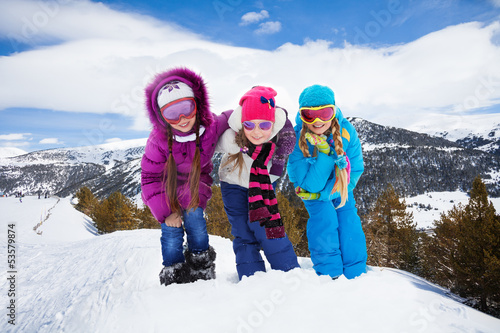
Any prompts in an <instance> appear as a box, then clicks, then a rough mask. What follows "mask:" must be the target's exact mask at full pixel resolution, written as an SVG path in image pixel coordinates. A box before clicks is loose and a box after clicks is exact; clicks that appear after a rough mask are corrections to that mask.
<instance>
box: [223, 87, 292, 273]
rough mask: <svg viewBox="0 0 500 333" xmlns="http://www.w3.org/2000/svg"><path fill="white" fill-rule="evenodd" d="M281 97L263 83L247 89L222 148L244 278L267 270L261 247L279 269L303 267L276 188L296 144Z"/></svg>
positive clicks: (226, 194) (225, 198) (238, 264)
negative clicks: (288, 232)
mask: <svg viewBox="0 0 500 333" xmlns="http://www.w3.org/2000/svg"><path fill="white" fill-rule="evenodd" d="M275 96H276V91H274V90H273V89H272V88H268V87H261V86H258V87H254V88H252V89H251V90H250V91H248V92H247V93H246V94H244V95H243V97H242V98H241V99H240V102H239V106H238V107H237V108H236V109H235V110H234V112H233V113H232V115H231V116H230V117H229V126H230V127H231V128H230V129H228V130H227V131H225V132H224V134H223V135H222V136H221V138H220V139H219V142H218V144H217V148H216V150H218V151H221V152H224V153H225V155H224V156H223V158H222V161H221V167H220V168H219V177H220V181H221V191H222V200H223V202H224V209H225V211H226V214H227V216H228V219H229V222H230V223H231V233H232V235H233V236H234V240H233V250H234V253H235V255H236V269H237V271H238V276H239V278H240V280H241V279H242V277H243V276H251V275H253V274H254V273H255V272H258V271H263V272H265V264H264V261H263V260H262V257H261V255H260V250H261V249H262V250H263V251H264V253H265V255H266V258H267V260H268V261H269V263H270V264H271V268H273V269H279V270H282V271H288V270H290V269H293V268H296V267H299V264H298V262H297V256H296V255H295V252H294V250H293V246H292V244H291V242H290V240H289V239H288V237H287V236H286V234H285V228H284V226H283V223H282V220H281V216H280V213H279V211H278V202H277V200H276V195H275V193H274V188H273V183H275V181H276V180H277V179H278V178H279V177H280V176H281V174H282V172H283V169H284V165H285V159H286V157H287V156H288V155H289V154H290V153H291V152H292V151H293V148H294V144H295V133H294V131H293V127H292V124H291V123H290V121H289V120H288V119H287V113H286V111H285V110H284V109H282V108H280V107H277V106H276V104H275V99H274V98H275Z"/></svg>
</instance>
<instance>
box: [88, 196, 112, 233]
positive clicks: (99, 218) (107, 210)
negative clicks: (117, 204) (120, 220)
mask: <svg viewBox="0 0 500 333" xmlns="http://www.w3.org/2000/svg"><path fill="white" fill-rule="evenodd" d="M90 217H91V218H92V220H93V221H94V224H95V227H96V228H97V231H98V232H99V233H100V234H105V233H108V232H113V231H115V230H116V227H115V217H114V212H113V210H112V208H111V205H110V203H109V201H108V199H103V200H101V201H100V202H99V203H98V204H97V205H96V206H95V208H94V210H93V211H92V213H91V215H90Z"/></svg>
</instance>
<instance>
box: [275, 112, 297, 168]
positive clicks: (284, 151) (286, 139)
mask: <svg viewBox="0 0 500 333" xmlns="http://www.w3.org/2000/svg"><path fill="white" fill-rule="evenodd" d="M285 112H286V111H285ZM294 145H295V131H294V130H293V125H292V123H291V122H290V120H288V118H287V119H286V122H285V126H283V128H282V129H281V131H279V133H278V141H277V142H276V151H275V152H274V154H273V157H272V166H271V170H269V173H270V174H272V175H275V176H279V177H281V175H282V174H283V170H284V169H285V163H286V159H287V157H288V155H290V154H291V153H292V152H293V150H294Z"/></svg>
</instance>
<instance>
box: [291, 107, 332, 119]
mask: <svg viewBox="0 0 500 333" xmlns="http://www.w3.org/2000/svg"><path fill="white" fill-rule="evenodd" d="M300 116H301V118H302V120H303V121H305V122H307V123H312V122H314V121H315V120H316V119H319V120H320V121H324V122H327V121H330V120H332V119H333V117H334V116H335V109H334V108H333V107H331V106H329V107H326V108H321V109H317V110H314V109H302V110H300Z"/></svg>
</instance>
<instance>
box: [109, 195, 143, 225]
mask: <svg viewBox="0 0 500 333" xmlns="http://www.w3.org/2000/svg"><path fill="white" fill-rule="evenodd" d="M108 202H109V204H110V206H111V207H110V209H111V210H112V212H113V216H114V224H115V230H133V229H137V228H138V224H139V223H138V221H137V219H135V218H134V216H133V211H134V210H135V205H134V204H133V203H132V201H131V200H130V199H129V198H127V197H126V196H124V195H123V194H122V193H120V192H114V193H112V194H111V195H110V196H109V198H108Z"/></svg>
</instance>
